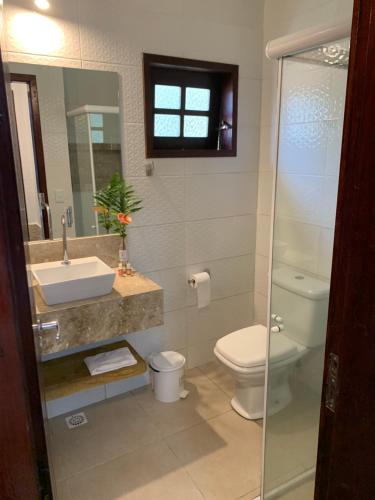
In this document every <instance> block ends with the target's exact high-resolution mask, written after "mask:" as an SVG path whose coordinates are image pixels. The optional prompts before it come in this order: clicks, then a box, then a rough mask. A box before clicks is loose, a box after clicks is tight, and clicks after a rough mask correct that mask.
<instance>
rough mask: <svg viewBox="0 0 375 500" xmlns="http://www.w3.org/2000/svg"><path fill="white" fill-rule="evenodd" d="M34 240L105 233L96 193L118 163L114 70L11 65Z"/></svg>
mask: <svg viewBox="0 0 375 500" xmlns="http://www.w3.org/2000/svg"><path fill="white" fill-rule="evenodd" d="M10 71H11V80H12V83H11V86H12V91H13V99H14V107H15V114H16V124H17V135H18V144H19V150H20V158H21V165H22V174H23V184H24V192H25V200H26V209H27V218H28V227H29V239H30V240H40V239H45V238H50V239H52V238H60V237H61V234H62V228H61V216H62V215H63V214H66V215H67V217H66V219H67V221H68V226H69V227H68V235H69V236H91V235H97V234H102V233H103V232H104V230H103V229H102V228H101V227H100V225H99V224H98V219H97V215H96V213H95V212H94V210H93V205H94V199H93V194H94V193H95V192H96V191H97V190H99V189H101V188H103V187H104V186H105V185H107V184H108V183H109V181H110V179H111V178H112V176H113V174H114V173H116V172H119V173H120V174H121V173H122V169H121V146H120V143H121V141H120V123H119V79H118V74H117V73H111V72H105V71H92V70H83V69H70V68H59V67H52V66H39V65H33V64H21V63H10Z"/></svg>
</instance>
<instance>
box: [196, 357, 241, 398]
mask: <svg viewBox="0 0 375 500" xmlns="http://www.w3.org/2000/svg"><path fill="white" fill-rule="evenodd" d="M199 369H200V370H201V371H202V372H203V373H204V374H205V375H206V376H207V377H208V378H209V379H210V380H212V382H214V384H216V385H217V386H218V387H219V388H220V389H221V390H222V391H224V392H225V393H226V394H227V395H228V396H229V397H230V398H232V397H233V394H234V386H235V382H234V378H233V377H232V376H231V374H230V373H229V372H228V371H227V370H226V369H225V368H224V367H223V366H222V365H220V364H219V362H217V361H211V362H210V363H206V364H205V365H202V366H200V367H199Z"/></svg>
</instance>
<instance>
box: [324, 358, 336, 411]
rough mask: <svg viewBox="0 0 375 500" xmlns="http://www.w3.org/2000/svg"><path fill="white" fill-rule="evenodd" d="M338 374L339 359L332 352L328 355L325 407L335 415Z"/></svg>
mask: <svg viewBox="0 0 375 500" xmlns="http://www.w3.org/2000/svg"><path fill="white" fill-rule="evenodd" d="M338 373H339V357H338V355H337V354H334V353H333V352H331V353H330V355H329V366H328V380H327V384H326V396H325V405H326V408H328V409H329V410H330V411H331V412H332V413H335V410H336V402H337V396H338V392H339V391H338Z"/></svg>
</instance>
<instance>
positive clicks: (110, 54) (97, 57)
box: [79, 0, 144, 65]
mask: <svg viewBox="0 0 375 500" xmlns="http://www.w3.org/2000/svg"><path fill="white" fill-rule="evenodd" d="M129 7H130V6H129V5H128V3H125V2H118V1H114V0H111V1H107V2H95V8H93V2H92V1H91V0H82V1H81V2H80V4H79V18H80V32H81V44H82V59H85V60H88V61H101V62H105V63H115V64H130V65H140V64H141V52H142V51H141V45H139V43H138V42H139V36H141V32H143V31H144V30H142V29H141V26H140V24H141V23H142V19H141V18H140V17H139V18H138V17H135V16H133V15H132V10H131V9H130V8H129Z"/></svg>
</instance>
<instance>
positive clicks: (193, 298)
mask: <svg viewBox="0 0 375 500" xmlns="http://www.w3.org/2000/svg"><path fill="white" fill-rule="evenodd" d="M254 260H255V259H254V255H242V256H240V257H232V258H228V259H222V260H215V261H212V262H204V263H202V264H193V265H190V266H188V267H187V270H186V274H187V276H186V280H187V279H188V278H189V277H190V276H191V275H192V274H193V273H198V272H202V271H204V270H207V269H208V270H209V271H210V276H211V298H212V300H215V299H221V298H224V297H230V296H232V295H238V294H240V293H244V292H249V291H252V290H254V265H255V262H254ZM196 303H197V291H196V290H195V289H193V288H191V287H188V304H189V305H195V304H196Z"/></svg>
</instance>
